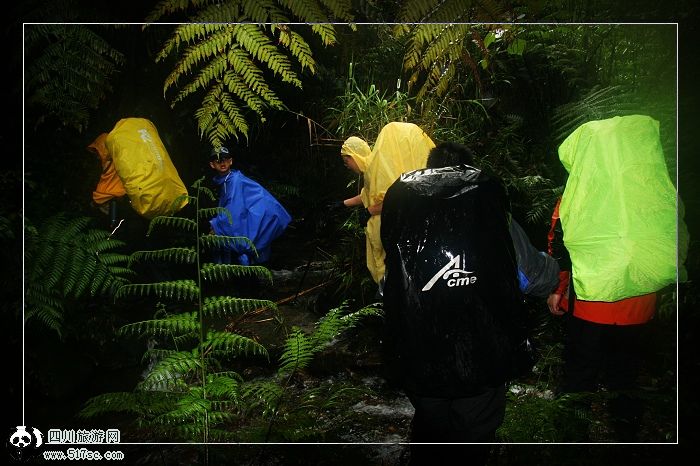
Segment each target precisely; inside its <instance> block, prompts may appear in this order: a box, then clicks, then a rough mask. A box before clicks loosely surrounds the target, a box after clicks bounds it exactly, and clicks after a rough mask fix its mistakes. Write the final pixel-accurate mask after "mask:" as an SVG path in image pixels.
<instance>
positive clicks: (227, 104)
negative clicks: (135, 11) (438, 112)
mask: <svg viewBox="0 0 700 466" xmlns="http://www.w3.org/2000/svg"><path fill="white" fill-rule="evenodd" d="M175 13H180V14H182V13H184V14H186V15H189V18H190V19H191V20H192V21H191V22H190V23H189V24H182V25H180V26H178V27H176V28H175V31H174V32H173V35H172V36H171V37H170V39H168V41H166V43H165V44H164V45H163V47H162V49H161V51H160V53H159V54H158V57H157V60H158V61H160V60H164V59H165V58H166V57H168V56H170V55H171V54H176V55H177V58H176V59H177V62H176V64H175V66H174V68H173V70H172V72H171V73H170V75H169V76H168V77H167V78H166V80H165V83H164V86H163V90H164V92H165V93H167V92H168V91H169V90H170V89H172V88H174V87H175V86H178V89H179V91H178V93H177V94H176V96H175V97H174V98H173V99H172V105H175V104H176V103H178V102H180V101H182V100H184V99H186V98H188V97H190V96H192V95H194V94H197V93H201V94H202V95H201V99H202V100H201V102H202V103H201V105H200V107H199V108H198V109H197V110H196V111H195V116H196V118H197V126H198V128H199V131H200V134H201V135H202V136H203V137H206V139H207V140H208V141H209V142H210V144H212V145H213V146H215V147H218V146H221V145H222V144H223V143H224V142H225V141H227V140H228V139H230V138H232V137H233V138H236V139H238V137H239V135H243V136H244V137H246V138H247V136H248V131H249V122H248V120H249V118H250V117H251V116H250V115H249V114H248V113H246V111H245V110H244V109H248V110H250V111H252V112H253V113H254V114H255V115H256V116H257V118H259V119H260V120H261V121H264V120H265V112H266V111H267V110H268V109H282V108H284V104H283V103H282V101H281V100H280V99H279V97H278V96H277V93H276V92H275V91H273V90H272V88H271V86H270V85H269V84H268V82H267V80H266V78H265V77H264V69H267V70H269V71H271V72H272V75H273V76H275V77H276V78H277V79H279V80H280V81H281V82H282V83H289V84H291V85H293V86H295V87H298V88H301V86H302V84H301V79H300V77H299V73H298V71H296V70H295V69H294V65H293V63H292V59H294V60H296V63H297V64H298V65H299V66H300V67H301V69H302V70H304V69H308V70H309V71H311V72H312V73H313V72H314V71H315V66H316V63H315V61H314V59H313V56H312V53H311V48H310V47H309V45H308V44H307V42H306V41H305V40H304V38H303V37H302V36H301V35H299V34H298V33H297V32H295V31H293V30H292V27H291V26H290V25H289V24H282V23H288V22H289V18H290V17H296V18H298V19H299V20H301V21H302V22H307V23H313V24H312V26H311V30H312V31H313V33H315V34H317V35H318V36H319V37H320V38H321V40H322V42H323V44H324V45H332V44H334V43H335V41H336V38H335V29H334V28H333V25H332V24H331V19H334V18H337V19H342V20H350V19H352V16H351V13H350V2H349V0H323V1H322V2H318V1H316V0H303V1H288V0H278V1H276V2H275V1H271V0H263V1H251V0H244V1H223V0H222V1H216V0H213V1H197V0H191V1H181V0H164V1H162V2H160V3H159V4H158V6H157V7H156V8H155V9H154V10H153V11H152V12H151V14H149V16H148V20H149V21H156V20H159V19H160V18H162V17H164V16H167V15H170V14H175ZM182 80H187V82H186V84H184V85H182V86H179V85H178V84H179V83H180V81H182Z"/></svg>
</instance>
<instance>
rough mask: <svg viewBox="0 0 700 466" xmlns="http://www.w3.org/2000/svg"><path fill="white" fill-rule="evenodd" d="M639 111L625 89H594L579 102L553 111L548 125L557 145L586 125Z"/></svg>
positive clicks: (631, 95)
mask: <svg viewBox="0 0 700 466" xmlns="http://www.w3.org/2000/svg"><path fill="white" fill-rule="evenodd" d="M640 107H641V106H640V104H639V99H638V98H637V97H636V96H635V95H634V93H633V92H632V91H631V89H629V88H627V87H624V86H608V87H602V88H600V87H594V88H593V89H591V90H590V91H589V92H588V93H587V94H586V95H584V96H583V97H582V98H581V99H579V100H576V101H574V102H571V103H568V104H564V105H562V106H560V107H557V108H556V109H555V111H554V112H553V115H552V121H551V125H552V139H553V140H554V141H555V143H556V144H557V145H558V144H559V143H561V142H563V141H564V139H566V137H567V136H568V135H569V134H571V132H572V131H573V130H575V129H576V128H578V127H579V126H580V125H582V124H584V123H586V122H588V121H592V120H603V119H606V118H612V117H614V116H622V115H629V114H631V113H634V112H637V111H639V109H640Z"/></svg>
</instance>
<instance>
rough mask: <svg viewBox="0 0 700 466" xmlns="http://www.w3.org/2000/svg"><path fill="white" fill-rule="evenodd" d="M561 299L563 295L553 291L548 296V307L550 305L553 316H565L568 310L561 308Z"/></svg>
mask: <svg viewBox="0 0 700 466" xmlns="http://www.w3.org/2000/svg"><path fill="white" fill-rule="evenodd" d="M560 301H561V295H560V294H558V293H552V294H550V295H549V297H548V298H547V307H549V312H550V314H552V315H553V316H563V315H564V314H566V311H564V310H562V309H559V302H560Z"/></svg>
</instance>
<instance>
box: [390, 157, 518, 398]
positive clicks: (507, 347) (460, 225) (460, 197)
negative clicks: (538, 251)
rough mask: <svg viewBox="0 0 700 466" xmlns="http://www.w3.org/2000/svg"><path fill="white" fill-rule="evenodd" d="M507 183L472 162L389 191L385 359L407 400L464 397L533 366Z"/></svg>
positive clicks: (417, 174)
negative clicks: (483, 171) (420, 397)
mask: <svg viewBox="0 0 700 466" xmlns="http://www.w3.org/2000/svg"><path fill="white" fill-rule="evenodd" d="M508 211H509V208H508V201H507V197H506V193H505V190H504V188H503V186H502V185H501V184H500V183H499V182H498V181H496V180H495V179H493V178H490V177H489V176H488V175H486V174H485V173H482V172H481V171H480V170H478V169H475V168H473V167H470V166H467V165H460V166H455V167H445V168H434V169H422V170H416V171H413V172H409V173H405V174H403V175H402V176H401V177H400V178H399V179H398V180H397V181H396V182H395V183H394V184H393V185H392V186H391V187H390V188H389V190H388V191H387V193H386V196H385V198H384V204H383V207H382V227H381V238H382V243H383V245H384V249H385V250H386V259H385V264H386V275H385V280H386V281H385V285H384V312H385V335H384V345H385V356H386V358H387V359H386V361H387V365H388V366H389V376H390V377H391V378H395V381H398V382H399V383H400V385H401V386H402V387H403V388H404V389H405V390H406V392H407V393H409V394H415V395H419V396H428V397H446V398H455V397H467V396H473V395H476V394H478V393H480V392H482V391H483V390H484V389H487V388H492V387H496V386H498V385H499V384H502V383H504V382H506V381H507V380H509V379H511V378H514V377H516V376H518V375H520V374H521V373H522V372H523V371H524V370H529V369H530V368H531V367H532V359H531V358H530V352H531V348H530V346H529V342H528V341H527V338H526V333H525V330H524V329H525V326H524V325H523V324H524V319H525V309H524V308H522V295H521V292H520V290H519V288H518V278H517V263H516V256H515V252H514V249H513V242H512V240H511V237H510V232H509V226H508V218H509V213H508Z"/></svg>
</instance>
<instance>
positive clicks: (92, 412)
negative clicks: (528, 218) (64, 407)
mask: <svg viewBox="0 0 700 466" xmlns="http://www.w3.org/2000/svg"><path fill="white" fill-rule="evenodd" d="M175 399H176V398H175V396H173V395H171V394H169V393H162V392H117V393H103V394H102V395H97V396H95V397H92V398H90V399H89V400H88V401H87V403H85V406H84V407H83V409H81V410H80V413H78V416H79V417H80V418H83V419H89V418H92V417H96V416H101V415H103V414H111V413H132V414H136V415H139V416H146V417H148V416H151V415H153V414H157V413H160V412H163V411H165V409H166V407H167V406H172V403H174V401H175Z"/></svg>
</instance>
